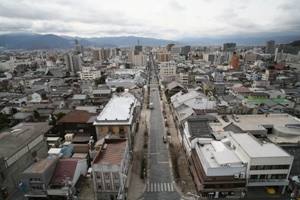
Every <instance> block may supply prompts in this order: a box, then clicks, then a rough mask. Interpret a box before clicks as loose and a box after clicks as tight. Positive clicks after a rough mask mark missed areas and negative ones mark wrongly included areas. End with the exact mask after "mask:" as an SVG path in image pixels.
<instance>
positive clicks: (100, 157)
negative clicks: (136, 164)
mask: <svg viewBox="0 0 300 200" xmlns="http://www.w3.org/2000/svg"><path fill="white" fill-rule="evenodd" d="M129 165H130V154H129V145H128V141H127V140H126V139H121V138H120V139H105V140H104V142H103V144H102V145H101V148H100V150H99V152H98V154H97V155H96V157H95V158H94V160H93V162H92V173H93V182H94V184H93V187H94V192H95V197H96V199H103V200H120V199H122V200H123V199H126V196H127V193H126V191H127V189H128V183H129V182H128V181H127V175H128V168H129Z"/></svg>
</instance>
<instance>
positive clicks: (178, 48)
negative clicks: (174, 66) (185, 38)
mask: <svg viewBox="0 0 300 200" xmlns="http://www.w3.org/2000/svg"><path fill="white" fill-rule="evenodd" d="M171 54H177V55H179V54H181V46H177V45H176V46H172V47H171Z"/></svg>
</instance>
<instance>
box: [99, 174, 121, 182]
mask: <svg viewBox="0 0 300 200" xmlns="http://www.w3.org/2000/svg"><path fill="white" fill-rule="evenodd" d="M112 174H113V177H114V179H115V180H118V179H119V173H117V172H116V173H112ZM103 176H104V178H105V179H106V180H109V179H110V173H103ZM97 179H101V172H97Z"/></svg>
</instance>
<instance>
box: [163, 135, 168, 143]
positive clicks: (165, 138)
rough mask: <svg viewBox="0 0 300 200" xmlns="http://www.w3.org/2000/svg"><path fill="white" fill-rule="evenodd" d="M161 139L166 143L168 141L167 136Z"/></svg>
mask: <svg viewBox="0 0 300 200" xmlns="http://www.w3.org/2000/svg"><path fill="white" fill-rule="evenodd" d="M163 141H164V143H167V142H168V138H167V136H165V135H164V136H163Z"/></svg>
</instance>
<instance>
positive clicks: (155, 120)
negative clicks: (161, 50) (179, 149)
mask: <svg viewBox="0 0 300 200" xmlns="http://www.w3.org/2000/svg"><path fill="white" fill-rule="evenodd" d="M149 60H150V66H149V67H150V71H151V72H150V77H151V78H150V83H151V88H150V102H152V103H153V105H154V109H153V110H151V116H150V123H149V124H150V141H149V152H148V155H149V156H148V158H149V171H148V179H147V188H146V191H145V193H144V194H143V195H142V196H141V198H140V199H145V200H146V199H149V200H150V199H151V200H152V199H153V200H160V199H161V200H168V199H169V200H174V199H180V195H179V193H178V192H177V190H176V187H175V183H174V182H173V180H172V176H171V163H170V161H169V156H168V149H167V143H164V142H163V136H164V135H165V132H164V124H163V118H162V110H161V104H160V97H159V91H158V82H157V80H156V77H155V76H156V75H155V73H152V72H154V65H153V62H152V58H151V56H150V59H149Z"/></svg>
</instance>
